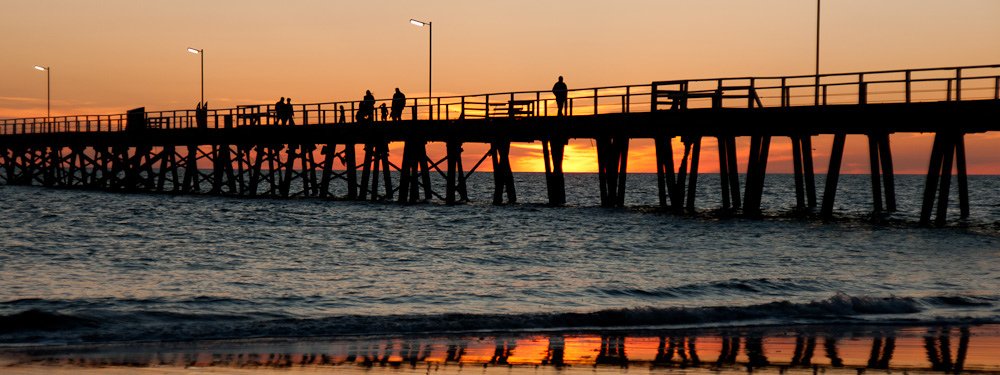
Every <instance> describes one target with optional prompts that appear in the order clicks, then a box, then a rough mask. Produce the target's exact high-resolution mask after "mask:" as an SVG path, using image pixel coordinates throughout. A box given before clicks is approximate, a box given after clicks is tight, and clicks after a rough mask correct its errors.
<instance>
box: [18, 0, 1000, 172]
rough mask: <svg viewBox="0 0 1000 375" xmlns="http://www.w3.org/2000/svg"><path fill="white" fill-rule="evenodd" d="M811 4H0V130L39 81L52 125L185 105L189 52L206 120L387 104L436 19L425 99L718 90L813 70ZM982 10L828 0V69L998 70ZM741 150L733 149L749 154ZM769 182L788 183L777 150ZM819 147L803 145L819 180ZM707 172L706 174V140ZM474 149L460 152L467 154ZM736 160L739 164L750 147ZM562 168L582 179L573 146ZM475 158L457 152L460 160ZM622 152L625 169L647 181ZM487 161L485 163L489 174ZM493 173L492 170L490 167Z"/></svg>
mask: <svg viewBox="0 0 1000 375" xmlns="http://www.w3.org/2000/svg"><path fill="white" fill-rule="evenodd" d="M815 5H816V3H815V2H814V1H807V0H761V1H752V2H751V1H743V0H707V1H680V0H678V1H670V0H649V1H624V2H623V1H572V2H570V1H547V2H538V1H527V0H510V1H502V2H479V1H458V0H440V1H430V2H416V1H378V0H375V1H361V2H346V1H343V2H342V1H329V0H323V1H320V0H314V1H304V0H302V1H289V2H281V3H278V2H273V1H257V0H238V1H237V0H216V1H190V0H177V1H126V0H61V1H56V0H30V1H29V0H5V1H4V6H3V12H2V13H0V35H3V37H2V38H0V50H3V51H4V58H3V59H0V72H2V77H3V79H0V118H9V117H28V116H43V115H44V114H45V74H44V73H43V72H38V71H35V70H33V69H32V68H31V67H32V66H33V65H45V66H51V67H52V97H53V102H52V105H53V108H52V111H53V115H62V114H84V113H87V114H95V113H121V112H124V110H125V109H128V108H134V107H138V106H145V107H146V108H147V109H149V110H163V109H179V108H189V107H193V106H194V104H195V103H196V102H197V101H198V95H199V76H198V71H199V62H198V56H196V55H192V54H190V53H187V52H186V51H185V49H186V48H187V47H189V46H190V47H196V48H203V49H205V51H206V55H205V58H206V66H205V74H206V78H205V80H206V82H205V85H206V87H205V91H206V92H205V95H206V100H208V101H209V102H210V103H211V105H212V107H213V108H222V107H232V106H235V105H237V104H250V103H273V102H275V101H276V99H277V97H279V96H290V97H293V98H295V102H296V103H308V102H327V101H336V100H356V99H359V98H360V97H361V96H362V94H363V93H364V90H366V89H371V90H372V91H373V93H374V94H375V95H376V97H380V98H382V97H388V96H389V95H390V94H391V92H392V89H393V88H394V87H400V88H401V89H402V90H403V91H404V92H406V93H407V95H408V96H410V97H416V96H423V95H426V91H427V29H426V28H418V27H415V26H413V25H410V24H409V23H408V22H407V20H409V19H410V18H417V19H421V20H427V21H432V22H433V23H434V94H435V95H439V96H440V95H450V94H470V93H482V92H502V91H511V90H538V89H547V88H549V87H551V85H552V82H553V81H554V78H555V77H556V76H558V75H564V76H565V77H566V80H567V83H568V84H569V85H570V87H571V88H581V87H593V86H606V85H618V84H642V83H648V82H651V81H655V80H669V79H682V78H704V77H716V76H745V75H755V76H763V75H789V74H810V73H812V72H813V64H814V48H815V45H814V43H815V40H814V38H815V34H814V33H815V11H816V10H815ZM997 19H1000V2H998V1H995V0H880V1H877V2H872V1H864V0H827V1H824V2H823V22H822V43H821V44H822V49H821V52H822V64H821V65H822V67H821V70H822V71H823V72H831V73H832V72H848V71H861V70H879V69H900V68H918V67H937V66H959V65H979V64H995V63H1000V48H998V47H1000V22H997V21H996V20H997ZM997 138H998V136H997V135H980V136H972V137H969V139H968V143H969V145H968V148H969V163H970V172H972V173H991V174H998V173H1000V156H998V155H997V153H995V152H991V150H992V149H993V148H995V147H997V146H998V145H1000V139H997ZM743 142H746V141H745V140H744V141H743ZM776 142H777V143H776V144H775V146H774V147H773V148H772V153H771V155H772V159H771V160H772V162H773V164H772V165H773V166H769V168H768V170H769V171H775V172H788V171H790V169H791V168H790V163H789V162H788V159H789V155H788V150H787V149H788V148H789V145H788V142H787V140H782V139H779V140H776ZM893 142H894V144H893V152H894V156H895V157H896V161H897V168H898V169H897V170H898V171H899V172H901V173H923V169H925V168H926V165H927V154H928V153H929V148H930V143H929V142H930V138H929V137H928V136H926V135H917V134H913V135H911V134H900V135H895V136H894V137H893ZM829 143H830V141H829V139H827V138H826V137H820V138H819V139H817V140H815V141H814V144H815V147H816V154H817V163H818V164H817V168H818V170H819V171H822V170H825V158H824V155H826V154H828V153H829ZM704 146H705V150H706V152H705V157H706V159H705V160H703V162H702V166H703V169H702V171H704V172H711V171H714V170H716V169H717V162H716V161H715V158H714V155H713V154H714V153H715V150H714V143H711V142H706V144H705V145H704ZM864 146H865V142H864V139H863V138H858V139H853V138H851V139H849V140H848V147H849V149H850V150H849V152H848V157H847V159H846V160H845V171H846V172H849V173H865V172H867V165H866V162H865V160H866V159H867V154H866V148H865V147H864ZM477 147H478V146H473V145H470V146H469V147H467V148H466V149H467V150H470V151H471V150H476V149H477ZM537 148H538V145H537V144H536V145H517V146H515V149H514V153H515V155H517V156H520V158H518V159H516V160H515V161H514V167H515V169H517V170H522V171H527V170H535V171H537V170H541V169H542V163H541V159H540V158H537V156H536V155H537V152H536V151H534V150H535V149H537ZM740 148H741V153H745V152H746V147H745V145H744V146H743V147H740ZM567 151H568V153H567V160H566V163H567V170H569V171H594V170H596V168H595V166H596V165H595V162H594V159H595V157H594V148H593V147H592V146H591V144H590V142H589V141H578V142H574V143H572V144H571V147H570V149H568V150H567ZM471 158H473V156H470V159H471ZM651 160H652V152H651V146H649V145H648V144H646V145H643V143H642V142H636V143H634V146H633V149H632V150H631V154H630V160H629V167H630V170H634V171H653V170H654V169H653V165H652V162H651ZM487 164H488V163H487ZM487 166H488V165H487Z"/></svg>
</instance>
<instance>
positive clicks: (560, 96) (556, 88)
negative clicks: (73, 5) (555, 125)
mask: <svg viewBox="0 0 1000 375" xmlns="http://www.w3.org/2000/svg"><path fill="white" fill-rule="evenodd" d="M568 93H569V89H568V88H567V87H566V82H563V77H562V76H559V81H558V82H556V84H555V85H552V95H555V96H556V107H557V108H558V109H559V112H558V116H562V115H563V108H565V107H566V97H567V96H568Z"/></svg>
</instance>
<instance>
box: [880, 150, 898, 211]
mask: <svg viewBox="0 0 1000 375" xmlns="http://www.w3.org/2000/svg"><path fill="white" fill-rule="evenodd" d="M878 151H879V152H878V154H879V157H880V158H881V159H882V184H883V185H884V187H885V208H886V210H887V211H889V212H895V211H896V176H895V172H894V171H893V165H892V149H891V147H890V146H889V133H888V132H883V133H882V134H881V135H880V137H879V147H878Z"/></svg>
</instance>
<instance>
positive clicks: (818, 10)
mask: <svg viewBox="0 0 1000 375" xmlns="http://www.w3.org/2000/svg"><path fill="white" fill-rule="evenodd" d="M821 1H822V0H816V88H815V96H816V105H819V14H820V2H821Z"/></svg>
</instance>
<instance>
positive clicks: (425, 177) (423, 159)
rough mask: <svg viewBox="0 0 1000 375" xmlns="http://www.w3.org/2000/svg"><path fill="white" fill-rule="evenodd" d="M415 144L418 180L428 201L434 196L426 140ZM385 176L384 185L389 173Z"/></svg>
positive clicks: (439, 112)
mask: <svg viewBox="0 0 1000 375" xmlns="http://www.w3.org/2000/svg"><path fill="white" fill-rule="evenodd" d="M440 102H441V99H440V98H438V106H437V108H438V117H437V118H438V119H440V117H441V103H440ZM417 145H418V146H419V147H418V148H417V165H418V166H419V167H420V180H421V182H422V184H421V187H423V189H424V200H425V201H428V202H429V201H430V200H431V199H433V198H434V191H433V190H432V187H431V170H430V166H429V165H428V159H427V141H425V140H420V142H419V143H418V144H417ZM388 151H389V149H388V147H386V154H387V158H386V161H385V162H386V171H387V172H388V170H389V166H388V164H389V160H388ZM385 177H386V181H387V182H386V186H388V184H389V182H388V181H389V174H388V173H386V175H385Z"/></svg>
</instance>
